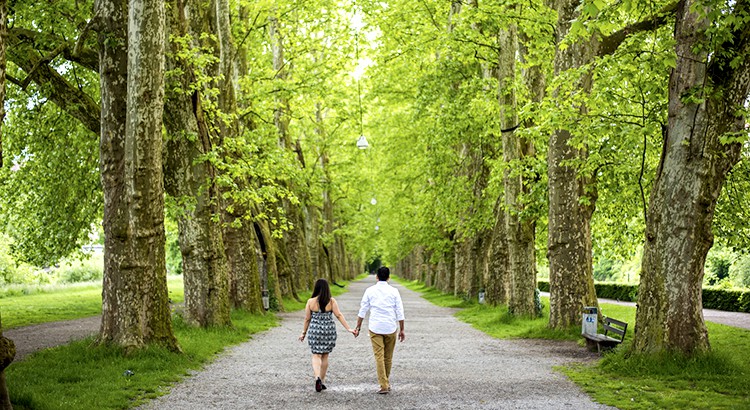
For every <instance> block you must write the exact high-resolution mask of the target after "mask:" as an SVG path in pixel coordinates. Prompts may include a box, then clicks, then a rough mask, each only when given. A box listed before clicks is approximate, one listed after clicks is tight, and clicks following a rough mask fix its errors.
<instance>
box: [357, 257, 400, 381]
mask: <svg viewBox="0 0 750 410" xmlns="http://www.w3.org/2000/svg"><path fill="white" fill-rule="evenodd" d="M377 276H378V283H376V284H375V285H373V286H370V287H369V288H367V290H365V294H364V295H363V296H362V303H361V306H360V308H359V314H358V315H357V316H358V317H357V327H356V329H355V331H356V332H357V333H355V336H357V335H359V330H360V329H361V327H362V320H364V318H365V316H366V315H367V312H368V311H369V312H370V320H369V324H368V328H369V330H370V342H371V343H372V352H373V354H374V355H375V365H376V367H377V370H378V382H379V383H380V390H378V394H387V393H388V392H389V391H391V385H390V382H389V381H388V379H389V377H390V376H391V364H392V363H393V349H394V348H395V347H396V332H397V331H398V340H399V341H401V342H403V341H404V339H405V338H406V335H405V334H404V305H403V303H402V302H401V295H400V294H399V293H398V289H396V288H394V287H393V286H391V285H390V284H389V283H388V279H389V278H390V276H391V271H390V270H389V269H388V268H386V267H385V266H382V267H380V268H379V269H378V273H377Z"/></svg>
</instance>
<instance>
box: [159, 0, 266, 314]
mask: <svg viewBox="0 0 750 410" xmlns="http://www.w3.org/2000/svg"><path fill="white" fill-rule="evenodd" d="M169 5H170V7H169V11H170V15H169V19H168V20H169V25H170V34H171V38H172V40H171V41H170V46H171V50H170V53H169V58H168V66H169V72H170V73H171V76H170V77H171V78H170V82H169V83H168V86H167V99H166V102H165V107H164V108H165V112H164V120H165V121H164V123H165V126H166V129H167V132H168V133H169V136H170V137H169V138H168V140H167V143H166V155H165V160H166V163H165V187H166V188H167V192H168V193H169V195H170V196H171V197H172V198H174V199H175V201H174V202H175V204H174V205H175V208H177V213H178V226H179V232H180V237H179V243H180V251H181V253H182V265H183V278H184V281H185V319H186V320H187V322H188V323H192V324H195V325H199V326H203V327H208V326H227V325H229V324H230V323H231V319H230V317H229V313H230V303H229V302H230V301H229V284H230V282H229V276H228V275H229V274H228V267H227V257H226V254H225V249H224V238H223V232H222V226H221V220H220V218H219V215H221V198H220V195H219V187H218V184H217V170H216V167H215V165H214V164H213V163H212V162H211V161H210V159H209V158H210V157H211V154H212V151H213V150H214V149H215V148H216V145H217V144H218V141H217V140H220V139H221V138H220V137H218V138H217V136H215V135H216V132H215V131H214V130H216V129H220V127H219V124H218V122H219V121H221V120H217V118H219V117H220V116H219V115H218V113H217V112H215V111H216V108H215V107H216V104H213V103H212V102H211V101H210V99H211V97H210V96H211V95H212V94H213V92H212V91H211V88H215V87H216V84H215V82H216V81H217V80H216V79H217V78H218V76H219V74H218V73H217V72H216V70H217V69H218V67H219V66H220V62H221V58H222V56H224V58H225V59H226V58H228V57H227V56H228V55H230V54H231V53H228V52H226V50H223V49H222V47H228V45H225V44H222V43H217V42H213V41H210V40H209V41H207V40H204V38H205V35H206V34H207V33H211V30H212V28H216V27H220V26H221V24H218V23H219V22H218V20H217V19H218V18H219V16H222V15H223V13H221V12H220V11H221V10H219V9H218V8H217V7H216V4H215V3H214V2H212V3H201V2H177V1H172V2H170V3H169ZM188 9H189V10H190V12H189V13H188V12H187V10H188ZM209 11H211V12H209ZM226 29H227V30H228V29H229V28H226ZM212 34H213V33H212ZM209 38H215V37H209ZM206 43H208V44H206ZM222 51H224V52H222ZM211 107H214V108H213V110H214V112H211V110H212V108H211ZM230 114H233V113H230ZM245 252H247V251H245ZM249 253H250V254H252V252H249ZM232 266H234V265H232Z"/></svg>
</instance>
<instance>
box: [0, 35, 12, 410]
mask: <svg viewBox="0 0 750 410" xmlns="http://www.w3.org/2000/svg"><path fill="white" fill-rule="evenodd" d="M0 42H2V40H0ZM0 48H2V46H0ZM0 123H2V121H0ZM15 357H16V345H15V344H14V343H13V341H12V340H10V339H8V338H7V337H5V336H3V324H2V320H0V410H11V409H13V405H12V404H11V403H10V395H9V394H8V385H7V383H6V382H5V369H6V368H7V367H8V366H10V364H11V363H12V362H13V359H15Z"/></svg>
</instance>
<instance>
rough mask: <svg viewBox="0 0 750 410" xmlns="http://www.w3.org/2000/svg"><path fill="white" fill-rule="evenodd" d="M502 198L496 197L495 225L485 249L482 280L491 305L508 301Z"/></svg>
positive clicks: (506, 252) (506, 249)
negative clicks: (484, 270) (486, 262)
mask: <svg viewBox="0 0 750 410" xmlns="http://www.w3.org/2000/svg"><path fill="white" fill-rule="evenodd" d="M503 202H504V198H502V197H501V198H498V200H497V203H496V204H495V212H494V215H495V226H494V227H493V228H492V237H491V243H490V246H489V248H488V249H487V255H488V256H487V260H488V261H489V262H488V264H487V273H486V277H485V280H484V283H485V298H486V300H487V303H489V304H491V305H502V304H505V303H507V302H508V299H509V295H508V294H509V291H510V282H511V281H510V271H509V270H508V259H509V258H508V234H507V224H506V222H505V218H506V216H505V207H504V206H503Z"/></svg>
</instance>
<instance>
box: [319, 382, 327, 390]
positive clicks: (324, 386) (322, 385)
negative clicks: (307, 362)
mask: <svg viewBox="0 0 750 410" xmlns="http://www.w3.org/2000/svg"><path fill="white" fill-rule="evenodd" d="M320 386H321V387H323V390H325V389H327V388H328V387H326V385H325V384H322V383H321V384H320Z"/></svg>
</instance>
